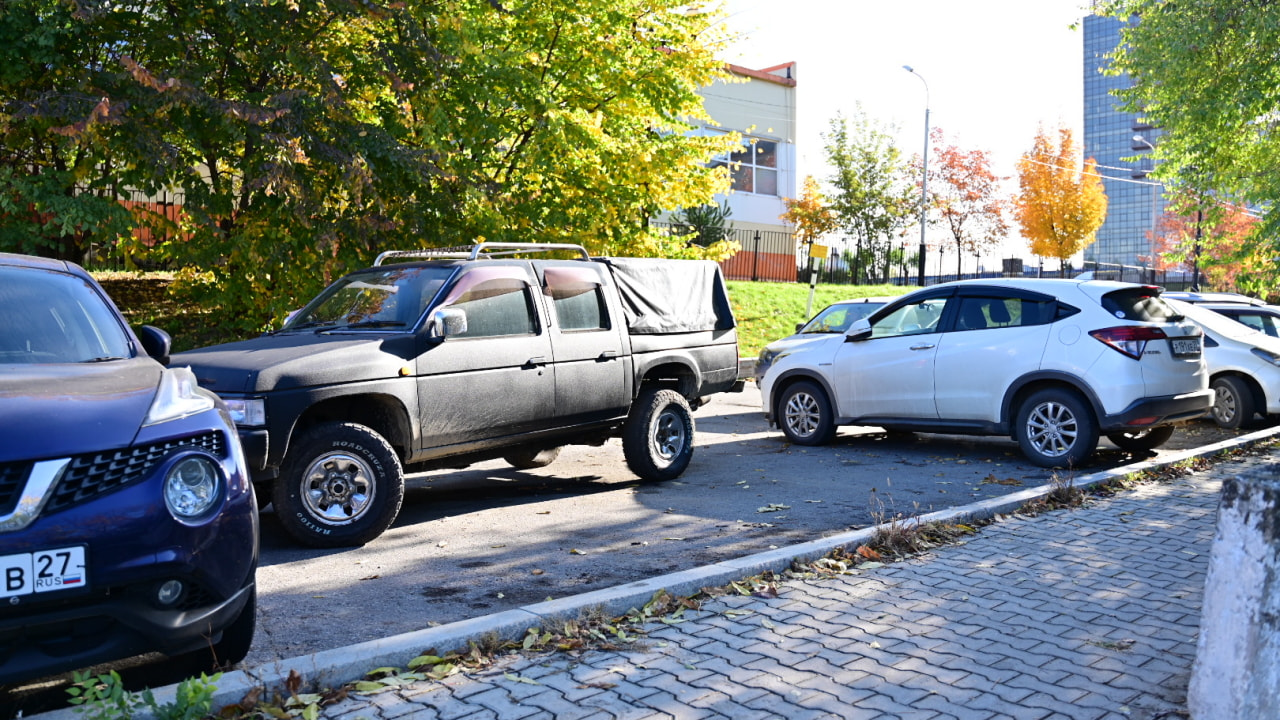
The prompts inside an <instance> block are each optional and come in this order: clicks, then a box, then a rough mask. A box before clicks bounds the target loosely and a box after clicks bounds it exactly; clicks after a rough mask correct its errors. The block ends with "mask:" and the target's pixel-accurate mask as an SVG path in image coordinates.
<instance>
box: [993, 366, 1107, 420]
mask: <svg viewBox="0 0 1280 720" xmlns="http://www.w3.org/2000/svg"><path fill="white" fill-rule="evenodd" d="M1047 388H1060V389H1062V390H1067V391H1069V392H1074V393H1076V394H1078V395H1079V396H1080V397H1082V398H1083V399H1084V401H1085V402H1087V403H1088V404H1089V407H1090V409H1091V410H1093V417H1094V421H1095V422H1096V421H1099V420H1101V418H1103V417H1106V410H1105V409H1104V408H1103V406H1102V401H1101V400H1100V399H1098V396H1097V395H1096V394H1095V393H1094V392H1093V389H1092V388H1090V387H1089V386H1088V385H1087V384H1086V383H1084V382H1082V381H1081V380H1080V379H1079V378H1076V377H1074V376H1071V375H1066V374H1064V373H1035V374H1033V375H1028V376H1025V377H1022V378H1019V379H1018V380H1016V381H1014V382H1013V383H1011V384H1010V385H1009V389H1008V390H1006V391H1005V394H1004V402H1003V403H1002V404H1001V406H1000V424H1001V425H1002V426H1003V427H1005V428H1008V429H1010V430H1012V428H1013V424H1014V421H1015V419H1016V416H1017V413H1018V409H1019V408H1021V407H1022V404H1023V403H1025V402H1026V401H1027V398H1029V397H1031V396H1032V395H1034V394H1035V393H1037V392H1040V391H1041V390H1045V389H1047Z"/></svg>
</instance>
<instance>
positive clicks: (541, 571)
mask: <svg viewBox="0 0 1280 720" xmlns="http://www.w3.org/2000/svg"><path fill="white" fill-rule="evenodd" d="M545 572H546V570H542V569H541V568H534V569H533V570H531V571H530V574H531V575H541V574H543V573H545Z"/></svg>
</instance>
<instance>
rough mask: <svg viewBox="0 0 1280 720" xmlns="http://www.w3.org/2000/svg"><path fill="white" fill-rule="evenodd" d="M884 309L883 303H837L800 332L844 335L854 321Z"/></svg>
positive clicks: (815, 317) (819, 314) (818, 315)
mask: <svg viewBox="0 0 1280 720" xmlns="http://www.w3.org/2000/svg"><path fill="white" fill-rule="evenodd" d="M882 307H884V303H882V302H852V303H836V304H835V305H831V306H830V307H828V308H827V309H825V310H823V311H822V312H820V313H818V314H817V315H815V316H814V318H813V319H812V320H810V321H809V322H808V323H806V324H805V326H804V327H802V328H800V330H799V331H798V332H801V333H843V332H845V331H846V330H848V329H849V326H850V325H852V324H853V321H854V320H859V319H861V318H864V317H866V316H868V315H870V314H871V313H873V312H875V311H876V310H879V309H880V308H882Z"/></svg>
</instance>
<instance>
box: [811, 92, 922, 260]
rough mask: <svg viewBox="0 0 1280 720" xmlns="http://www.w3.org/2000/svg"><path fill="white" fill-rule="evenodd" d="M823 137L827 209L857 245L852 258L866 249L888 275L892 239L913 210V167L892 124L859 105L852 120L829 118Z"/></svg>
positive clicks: (908, 221) (906, 222)
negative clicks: (828, 170) (897, 141)
mask: <svg viewBox="0 0 1280 720" xmlns="http://www.w3.org/2000/svg"><path fill="white" fill-rule="evenodd" d="M823 139H824V140H825V142H826V153H827V162H828V163H829V164H830V165H831V167H832V168H833V173H832V175H831V177H830V180H829V183H830V185H831V186H832V187H834V188H835V193H834V197H833V198H832V200H831V208H832V210H833V211H834V212H835V214H836V216H837V217H838V218H839V220H840V227H841V228H842V229H843V230H844V231H845V232H846V233H848V234H849V235H850V236H851V237H853V238H854V241H855V242H856V244H857V250H856V251H855V253H854V255H855V257H862V256H863V251H864V249H865V250H866V251H867V252H870V253H871V254H872V256H873V257H874V258H875V264H876V265H877V266H879V267H880V268H881V269H882V270H883V272H884V274H885V275H886V276H887V275H888V272H889V263H890V262H891V260H892V258H891V253H890V249H891V247H892V238H893V236H894V235H895V233H897V231H899V230H900V229H901V228H902V227H904V226H905V225H906V224H908V223H910V221H911V217H912V214H913V212H914V208H915V204H914V200H913V198H914V197H915V196H914V193H915V192H916V191H915V189H914V186H913V181H912V180H911V179H910V176H911V166H910V164H909V163H908V162H907V161H906V160H905V159H904V158H903V156H902V152H901V150H899V149H898V147H897V146H896V145H894V142H893V136H892V128H891V127H886V126H882V125H880V124H879V123H877V122H875V121H874V120H873V119H871V118H870V117H868V116H867V115H866V113H864V112H863V110H862V107H861V106H858V107H857V109H856V110H855V112H854V114H853V116H852V117H851V118H845V117H844V116H843V115H837V116H836V117H835V118H833V119H832V120H831V125H830V129H829V131H828V132H827V133H825V134H824V135H823ZM858 270H859V268H855V272H857V271H858Z"/></svg>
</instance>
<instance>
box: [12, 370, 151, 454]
mask: <svg viewBox="0 0 1280 720" xmlns="http://www.w3.org/2000/svg"><path fill="white" fill-rule="evenodd" d="M163 372H164V368H162V367H161V366H160V364H159V363H157V362H156V361H154V360H152V359H151V358H147V357H139V358H133V359H130V360H116V361H111V362H103V363H97V364H75V365H27V364H23V365H0V437H2V438H3V440H0V462H14V461H17V460H33V459H43V458H57V457H67V456H69V455H78V454H81V453H87V452H96V451H100V450H114V449H116V448H122V447H127V446H128V445H129V444H130V443H132V442H133V439H134V437H135V436H137V434H138V428H139V427H141V426H142V421H143V418H145V417H146V415H147V410H149V409H150V408H151V402H152V400H153V399H155V395H156V387H157V385H158V384H159V382H160V375H161V373H163Z"/></svg>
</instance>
